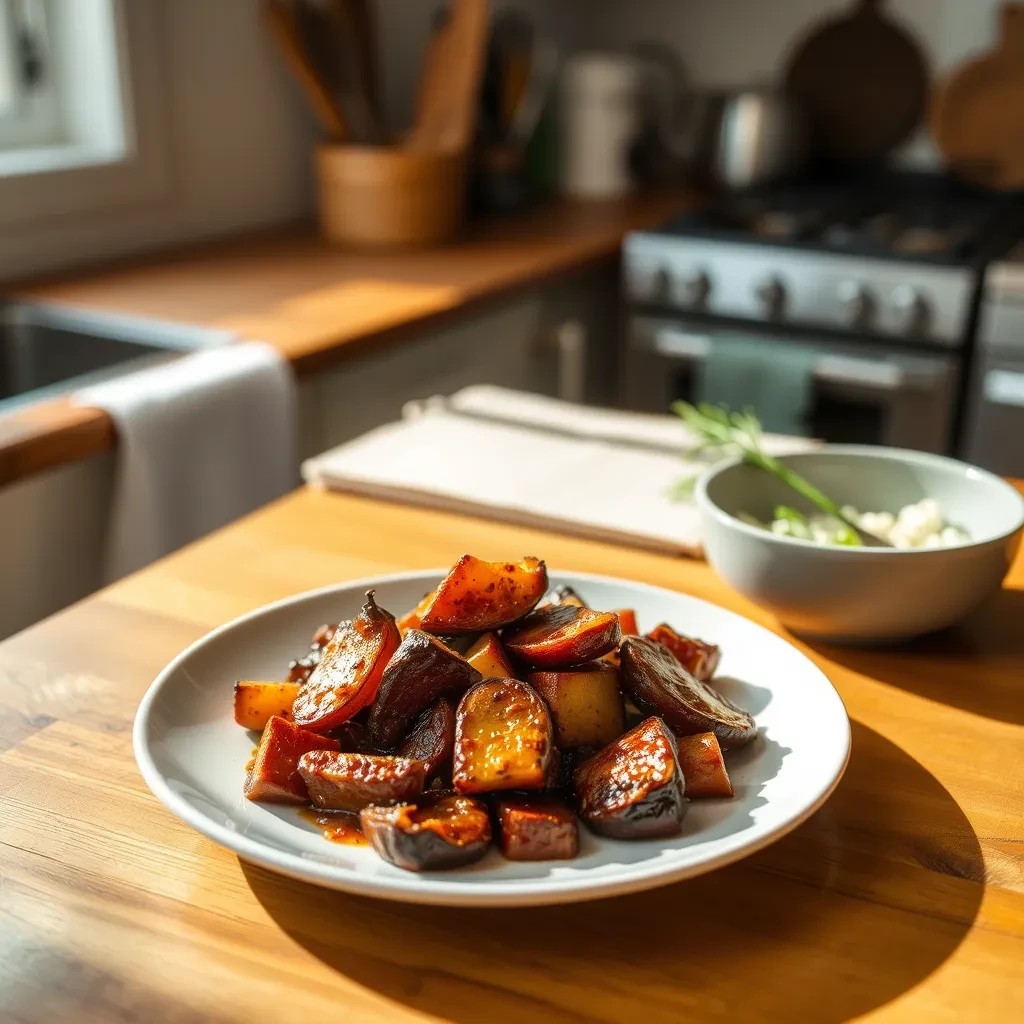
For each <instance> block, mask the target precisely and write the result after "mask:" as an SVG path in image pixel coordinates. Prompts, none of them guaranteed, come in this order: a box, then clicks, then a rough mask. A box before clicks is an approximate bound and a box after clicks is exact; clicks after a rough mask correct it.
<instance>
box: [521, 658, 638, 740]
mask: <svg viewBox="0 0 1024 1024" xmlns="http://www.w3.org/2000/svg"><path fill="white" fill-rule="evenodd" d="M527 679H528V681H529V683H530V685H531V686H532V687H533V688H534V689H535V690H536V691H537V692H538V693H539V694H540V695H541V696H542V697H543V698H544V701H545V703H546V704H547V706H548V709H549V710H550V711H551V718H552V720H553V721H554V724H555V742H556V743H557V744H558V746H559V747H561V748H562V749H568V748H571V747H584V746H593V747H603V746H604V745H605V744H606V743H611V741H612V740H614V739H618V738H619V737H620V736H621V735H622V734H623V733H624V732H625V731H626V713H625V710H624V708H623V702H622V693H621V691H620V690H619V673H618V671H617V670H616V669H615V668H614V667H613V666H611V665H609V664H608V663H607V662H603V661H597V662H591V663H590V664H589V665H580V666H579V667H578V668H573V669H563V670H562V671H561V672H531V673H530V675H529V676H528V677H527Z"/></svg>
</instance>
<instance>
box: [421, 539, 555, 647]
mask: <svg viewBox="0 0 1024 1024" xmlns="http://www.w3.org/2000/svg"><path fill="white" fill-rule="evenodd" d="M547 586H548V572H547V568H546V567H545V565H544V563H543V562H542V561H541V560H540V559H538V558H523V559H521V560H520V561H518V562H485V561H483V560H481V559H479V558H474V557H473V556H472V555H463V556H462V557H461V558H460V559H459V560H458V561H457V562H456V563H455V565H453V566H452V568H451V571H450V572H449V573H448V575H447V576H446V577H445V578H444V579H443V580H442V581H441V583H440V585H439V586H438V588H437V590H436V591H435V592H434V595H433V600H432V601H431V602H430V603H429V604H428V606H427V607H426V608H425V609H424V611H423V613H422V616H421V622H420V628H421V629H424V630H426V631H427V632H428V633H435V634H438V635H441V636H446V635H450V636H455V635H458V634H460V633H486V632H489V631H490V630H494V629H500V628H501V627H502V626H507V625H508V624H509V623H510V622H515V621H516V619H519V618H522V616H524V615H525V614H526V613H527V612H528V611H529V610H530V609H531V608H533V606H534V605H535V604H536V603H537V602H538V601H539V600H540V599H541V598H542V597H543V596H544V591H545V590H547Z"/></svg>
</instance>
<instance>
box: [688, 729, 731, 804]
mask: <svg viewBox="0 0 1024 1024" xmlns="http://www.w3.org/2000/svg"><path fill="white" fill-rule="evenodd" d="M676 747H677V748H678V753H679V767H680V769H681V770H682V773H683V778H684V779H686V795H687V796H693V797H701V796H732V795H733V789H732V781H731V780H730V779H729V772H728V771H727V770H726V767H725V759H724V758H723V757H722V748H721V746H719V743H718V737H717V736H716V735H715V734H714V733H713V732H701V733H697V735H696V736H677V737H676Z"/></svg>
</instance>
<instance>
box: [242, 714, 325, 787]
mask: <svg viewBox="0 0 1024 1024" xmlns="http://www.w3.org/2000/svg"><path fill="white" fill-rule="evenodd" d="M337 749H338V741H337V740H332V739H330V738H329V737H327V736H320V735H318V734H317V733H315V732H309V731H308V730H306V729H300V728H299V727H298V726H297V725H294V724H293V723H292V722H287V721H285V720H284V719H283V718H280V717H278V716H276V715H275V716H274V717H273V718H271V719H270V721H269V722H267V724H266V727H265V728H264V729H263V735H262V736H261V737H260V745H259V747H258V748H257V750H256V757H255V758H254V759H253V763H252V768H250V769H249V774H248V775H247V776H246V779H245V795H246V796H247V797H248V798H249V799H250V800H268V801H270V802H272V803H279V804H304V803H306V802H307V801H308V800H309V793H308V792H307V791H306V783H305V782H304V781H303V779H302V775H301V774H300V773H299V760H300V758H301V757H302V755H303V754H305V753H307V751H310V750H326V751H332V750H337Z"/></svg>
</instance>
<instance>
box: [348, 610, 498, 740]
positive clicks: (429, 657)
mask: <svg viewBox="0 0 1024 1024" xmlns="http://www.w3.org/2000/svg"><path fill="white" fill-rule="evenodd" d="M479 679H480V673H479V672H477V670H476V669H475V668H473V666H472V665H470V664H469V662H468V661H466V659H465V658H463V657H462V655H461V654H457V653H456V652H455V651H453V650H452V649H451V648H450V647H448V646H447V644H444V643H442V642H441V641H440V640H439V639H438V638H437V637H435V636H431V635H430V634H429V633H424V632H423V631H422V630H419V629H411V630H409V632H408V633H406V634H405V636H404V637H403V639H402V643H401V645H400V646H399V648H398V650H396V651H395V653H394V655H393V656H392V658H391V662H390V664H389V665H388V667H387V669H386V670H385V671H384V676H383V678H382V679H381V682H380V688H379V690H378V692H377V699H376V700H375V701H374V702H373V707H372V708H370V717H369V718H368V719H367V724H368V725H369V728H370V735H371V736H372V737H373V739H374V740H375V741H376V742H377V743H380V744H381V745H383V746H394V745H395V744H397V743H398V742H399V741H400V740H401V739H402V738H403V737H404V736H405V734H406V733H407V732H408V731H409V729H410V728H411V727H412V723H413V722H414V721H415V719H416V716H417V715H418V714H419V713H420V712H421V711H423V710H424V709H425V708H428V707H430V705H431V704H433V703H434V702H435V701H436V700H437V699H438V698H439V697H443V696H445V695H448V694H450V695H453V696H456V697H457V696H461V695H462V694H463V693H464V692H465V691H466V690H467V689H468V688H469V687H470V686H472V685H473V683H475V682H478V681H479Z"/></svg>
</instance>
